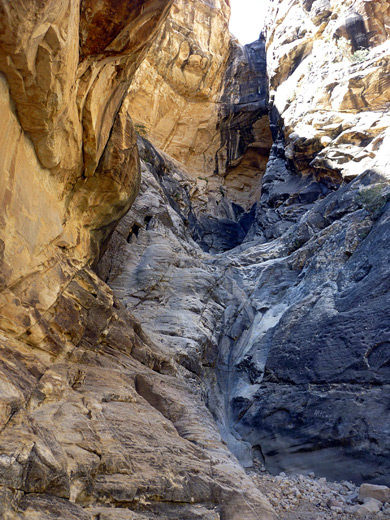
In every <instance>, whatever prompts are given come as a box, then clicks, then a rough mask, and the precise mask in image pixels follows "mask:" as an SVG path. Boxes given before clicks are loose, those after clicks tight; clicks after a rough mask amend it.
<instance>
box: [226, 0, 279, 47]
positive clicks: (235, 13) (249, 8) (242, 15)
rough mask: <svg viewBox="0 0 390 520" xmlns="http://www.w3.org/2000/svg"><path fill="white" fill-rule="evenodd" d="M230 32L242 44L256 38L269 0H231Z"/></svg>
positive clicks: (262, 23)
mask: <svg viewBox="0 0 390 520" xmlns="http://www.w3.org/2000/svg"><path fill="white" fill-rule="evenodd" d="M230 3H231V9H232V14H231V17H230V32H231V33H232V34H234V36H236V38H238V40H239V41H240V43H241V44H242V45H245V44H246V43H252V42H254V41H255V40H257V39H258V37H259V34H260V31H261V29H262V27H263V25H264V20H265V17H266V14H267V11H268V6H269V0H231V2H230Z"/></svg>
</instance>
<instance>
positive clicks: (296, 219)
mask: <svg viewBox="0 0 390 520" xmlns="http://www.w3.org/2000/svg"><path fill="white" fill-rule="evenodd" d="M367 5H368V4H367ZM273 7H274V9H273V11H272V12H271V13H270V17H269V22H268V28H267V48H268V73H269V77H270V89H271V92H270V105H271V106H270V126H271V131H272V135H273V139H274V144H273V146H272V149H271V154H270V159H269V161H268V164H267V168H266V171H265V173H264V175H263V174H262V175H261V176H260V177H262V183H261V187H259V186H257V189H258V192H257V193H258V194H259V195H260V200H259V202H258V203H257V205H256V208H255V213H254V215H252V217H251V218H253V219H254V220H253V222H252V221H251V223H250V224H249V226H250V227H249V230H248V231H247V233H246V236H245V238H243V242H242V244H241V245H239V246H238V247H235V248H234V249H232V250H231V251H227V252H225V253H220V254H217V255H214V256H210V255H205V254H202V253H201V252H200V250H197V249H196V246H195V245H194V244H193V243H192V241H191V239H190V238H188V237H187V238H185V237H184V239H185V242H183V235H181V242H182V243H181V245H180V241H178V239H177V234H178V231H174V232H173V230H175V229H177V225H178V223H180V227H179V229H182V228H181V226H182V225H184V227H186V225H187V220H188V217H189V216H191V206H192V205H193V204H194V201H196V197H194V196H193V195H194V191H193V188H192V186H193V185H192V181H191V176H190V175H187V176H186V173H185V171H182V170H180V167H178V166H177V165H176V167H175V168H171V167H169V166H168V167H166V168H165V169H164V167H163V168H162V167H161V166H160V167H158V168H157V170H156V171H155V174H154V177H155V179H157V181H158V183H159V184H160V189H163V191H164V189H165V190H168V194H170V204H171V208H173V210H174V211H175V212H176V213H177V215H176V216H175V218H173V216H172V215H173V214H172V209H169V211H168V212H169V214H170V218H169V219H168V218H165V217H164V218H162V217H161V216H160V217H159V216H156V215H157V214H160V215H161V214H162V213H163V211H162V208H163V207H164V208H165V207H166V206H165V204H162V202H159V203H158V205H157V206H156V204H155V203H152V204H151V200H152V199H150V198H149V197H151V194H150V193H149V194H148V190H147V185H148V184H149V183H148V184H145V185H144V190H145V191H144V195H143V198H141V199H140V200H139V205H137V203H136V206H134V207H133V209H132V210H131V212H130V213H129V214H128V216H127V217H126V219H128V220H126V227H125V228H124V229H125V231H124V232H119V231H118V232H119V233H121V234H122V236H123V237H124V238H125V237H127V240H129V242H130V244H131V245H126V244H125V243H124V238H123V239H122V238H120V237H119V236H118V235H116V238H115V240H120V241H121V243H122V246H123V247H120V248H119V251H122V253H121V254H120V255H119V257H118V258H116V259H115V252H114V250H115V251H117V246H116V245H115V244H114V243H113V244H114V246H113V249H111V251H110V250H109V251H108V252H107V258H106V259H105V262H109V261H113V264H112V272H111V274H107V277H108V278H107V279H108V281H109V283H110V284H111V285H112V287H113V289H114V291H115V292H116V294H117V295H118V297H120V298H121V299H123V301H125V302H126V305H128V306H129V308H131V309H132V310H133V312H134V313H135V314H136V315H137V317H138V318H139V319H141V320H144V324H145V327H146V328H147V330H148V331H150V333H154V334H155V335H156V338H159V339H160V341H161V342H162V343H163V344H165V345H168V346H169V348H173V346H175V347H174V348H175V349H176V352H178V358H177V359H178V360H179V362H184V363H185V364H186V366H189V365H188V364H189V363H192V366H191V370H192V371H194V372H195V373H196V374H198V373H203V374H204V375H203V379H204V381H206V382H207V384H206V386H207V387H208V403H209V406H210V408H211V410H212V411H213V414H214V415H215V416H216V417H217V420H218V422H219V425H220V429H221V432H222V434H223V437H224V438H225V440H226V441H227V442H228V444H229V446H230V448H231V449H232V450H233V452H234V453H235V454H237V456H238V457H239V458H240V460H241V461H242V462H243V463H244V464H248V465H250V464H251V461H252V459H253V457H256V458H258V459H260V460H261V461H262V462H265V464H266V466H267V467H268V468H269V469H270V470H271V471H273V472H278V471H282V470H283V471H290V472H294V471H300V472H310V471H315V472H316V473H317V474H319V475H324V476H328V477H331V478H336V479H344V478H348V479H353V480H354V481H355V482H362V481H365V480H367V481H372V482H377V483H388V482H389V481H388V474H389V471H388V470H389V459H388V455H387V454H388V450H389V445H388V438H389V431H390V423H389V420H388V414H387V413H386V411H385V408H386V402H387V400H388V396H389V394H388V392H389V382H390V376H389V358H390V351H389V345H388V342H387V338H388V336H389V322H388V319H387V317H386V309H387V308H388V306H389V303H390V302H389V296H388V290H387V278H388V269H387V253H386V251H387V250H388V244H387V233H386V229H387V225H388V223H387V220H388V211H389V210H388V200H389V188H388V168H389V156H388V154H389V151H388V150H389V148H388V136H387V133H388V124H387V118H388V86H387V72H386V71H387V68H386V67H387V65H386V63H387V61H386V60H387V57H386V56H387V54H386V52H387V51H386V49H387V40H386V33H385V32H384V31H385V26H386V23H387V22H386V16H387V14H386V13H387V11H386V9H385V5H382V7H381V9H379V8H378V6H377V7H376V8H375V12H376V13H377V14H376V16H377V17H378V18H377V21H376V22H374V20H373V19H372V18H371V20H370V22H368V18H367V15H366V14H365V12H366V11H364V9H365V8H364V9H363V7H364V6H363V4H362V5H360V4H356V9H358V11H357V14H354V13H352V11H351V12H350V9H349V7H348V6H343V5H342V4H341V3H340V4H335V3H334V4H329V6H328V7H327V8H326V9H325V8H324V5H323V3H321V6H320V4H318V5H317V3H312V5H311V4H310V5H309V3H308V2H306V3H304V5H303V4H302V5H301V3H298V2H289V3H287V2H275V3H274V4H273ZM325 7H326V6H325ZM371 7H372V9H374V3H373V5H372V6H371ZM370 12H373V11H370ZM351 13H352V14H351ZM374 25H376V27H377V32H372V31H370V30H369V28H370V27H373V26H374ZM380 28H381V29H380ZM364 42H367V49H368V52H366V51H364V49H360V48H359V47H362V46H363V44H365V43H364ZM356 51H361V53H360V54H359V53H358V54H356ZM237 52H238V54H239V53H240V52H241V53H244V51H243V50H241V51H240V49H238V50H237ZM231 69H232V70H234V66H233V67H231ZM233 75H234V74H233ZM328 84H329V85H332V89H331V90H332V91H333V90H334V95H333V94H332V95H331V96H330V97H329V96H328V97H326V96H325V90H326V88H327V87H326V86H327V85H328ZM235 88H236V89H238V90H239V87H238V86H237V85H234V82H233V83H232V85H231V89H230V92H234V89H235ZM359 89H360V90H359ZM225 91H226V90H225ZM227 91H228V90H227ZM332 96H333V97H332ZM257 115H258V116H259V118H260V119H259V120H258V121H261V118H262V117H264V116H263V115H262V113H261V111H260V112H259V113H258V114H257ZM230 144H231V145H232V148H231V149H232V150H233V151H235V150H237V149H238V148H239V146H238V145H237V141H234V140H230V141H229V145H230ZM256 157H258V155H256ZM144 160H145V162H146V163H148V162H149V164H150V165H151V166H146V170H150V168H152V169H153V168H155V166H156V165H155V162H154V159H152V158H151V156H149V157H144ZM163 163H164V161H163ZM146 170H145V173H144V175H146V176H147V175H149V177H150V172H149V173H146ZM158 172H160V173H158ZM145 178H147V177H145ZM169 179H176V180H174V181H170V180H169ZM346 181H347V182H349V184H346ZM172 182H173V184H172ZM161 186H162V188H161ZM164 186H165V188H164ZM167 186H170V187H169V188H167ZM180 186H181V187H180ZM185 186H187V188H186V187H185ZM153 189H154V190H156V189H157V185H156V186H155V188H153ZM188 193H189V195H190V196H189V197H188V195H186V194H188ZM142 201H143V202H142ZM224 202H225V204H226V203H228V197H226V200H225V201H224ZM195 204H196V202H195ZM208 204H209V206H208V207H209V208H210V203H208ZM151 207H152V208H153V212H152V213H153V214H152V213H151V211H150V208H151ZM157 207H159V208H160V209H159V211H157V213H156V208H157ZM225 207H226V206H225ZM145 216H146V217H147V219H146V220H144V218H145ZM177 216H178V217H179V220H178V218H177ZM212 216H213V217H214V219H213V218H210V219H209V220H210V221H211V222H214V230H213V233H212V235H213V236H214V237H215V236H216V235H217V234H218V230H221V229H225V228H224V225H225V222H224V221H223V220H222V219H220V218H215V217H216V216H217V217H218V213H215V212H214V213H212ZM150 217H152V218H150ZM195 217H199V214H196V212H195ZM200 220H201V219H200ZM123 222H125V220H124V221H123ZM123 225H125V224H123ZM134 226H135V227H134ZM119 229H121V228H118V230H119ZM134 230H135V231H136V233H135V234H134ZM195 230H196V226H195ZM130 232H131V233H132V236H131V237H130V234H131V233H130ZM156 233H157V234H156ZM226 234H227V233H226V231H225V235H226ZM162 236H163V237H164V239H163V240H162V238H161V237H162ZM192 237H193V238H195V239H196V240H197V241H198V242H199V244H200V245H201V246H202V248H203V249H206V250H210V251H211V252H214V253H215V252H218V249H216V250H215V249H213V248H212V247H211V248H209V249H207V248H205V247H203V246H204V244H203V243H202V239H203V238H202V236H201V235H199V234H197V233H196V232H194V229H192ZM155 240H156V243H158V244H159V245H158V247H154V245H153V244H154V243H155V242H154V241H155ZM188 244H189V247H190V249H189V250H188ZM188 251H191V254H189V252H188ZM219 251H221V250H219ZM222 251H223V249H222ZM182 255H183V256H182ZM106 273H107V271H106ZM145 273H147V276H146V274H145ZM207 286H208V287H209V290H207ZM162 309H163V310H162ZM179 309H181V312H179V311H178V310H179ZM210 345H212V346H213V347H212V348H211V352H215V351H216V350H217V355H216V356H215V355H214V356H211V358H210ZM216 346H217V348H216ZM186 352H191V355H190V356H188V358H187V356H186ZM194 360H195V361H194ZM210 368H215V372H216V374H217V378H216V379H215V378H214V376H213V370H210Z"/></svg>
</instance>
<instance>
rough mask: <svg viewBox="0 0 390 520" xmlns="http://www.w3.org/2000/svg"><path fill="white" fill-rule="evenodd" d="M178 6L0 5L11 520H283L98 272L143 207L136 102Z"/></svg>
mask: <svg viewBox="0 0 390 520" xmlns="http://www.w3.org/2000/svg"><path fill="white" fill-rule="evenodd" d="M171 7H172V2H171V1H169V0H143V1H141V0H139V1H136V2H130V3H129V2H128V1H121V0H119V1H115V2H114V1H111V0H100V1H98V2H91V1H89V0H82V1H78V0H64V1H54V0H53V1H52V0H46V1H43V2H40V3H39V5H38V4H37V5H34V8H32V6H30V5H29V6H27V5H26V3H25V2H22V1H16V2H12V3H10V2H7V1H3V2H0V35H1V36H0V73H1V74H0V111H1V116H2V117H1V128H2V132H1V135H2V139H1V144H0V164H1V169H0V175H1V177H2V182H1V187H0V200H1V202H2V204H1V208H2V212H1V216H0V221H1V235H0V262H1V272H0V274H1V280H0V284H1V287H0V290H1V293H0V372H1V375H0V516H1V517H2V518H7V519H9V520H13V519H26V520H27V519H28V520H31V519H34V518H39V519H45V520H50V519H55V518H69V519H72V518H77V519H90V520H92V519H97V518H101V519H102V518H106V519H114V518H115V519H117V518H123V519H129V520H130V519H132V520H134V519H137V520H138V519H139V520H145V519H151V518H155V517H156V516H158V517H159V518H161V519H163V520H164V519H165V520H168V519H173V518H178V517H180V518H188V519H194V520H195V519H197V518H204V519H206V520H218V519H224V520H241V519H243V518H245V519H253V520H255V519H256V518H258V517H259V515H260V516H261V517H262V518H265V519H273V518H275V515H274V513H273V511H272V508H271V507H270V505H269V503H268V502H267V500H266V499H265V498H264V497H263V496H262V495H261V493H260V492H259V491H258V490H257V489H256V488H255V487H254V485H253V483H252V482H251V480H250V479H249V478H248V477H247V476H246V475H245V473H244V472H243V470H242V468H241V467H240V466H239V464H238V462H237V460H236V459H235V458H234V457H233V456H232V455H231V453H230V452H229V451H228V449H227V448H226V445H225V444H224V443H223V442H222V439H221V437H220V434H219V432H218V430H217V427H216V425H215V422H214V420H213V418H212V416H211V414H210V412H209V411H208V410H207V408H206V406H205V403H204V399H203V393H202V387H201V384H200V381H199V379H198V377H197V376H196V374H194V373H193V372H192V364H191V362H188V363H187V364H186V363H180V361H181V360H180V356H178V359H175V356H174V355H173V354H172V351H169V349H167V348H166V347H165V346H164V345H163V344H162V342H160V341H153V339H152V338H151V337H150V336H148V335H146V333H145V332H144V330H143V328H142V326H141V324H140V323H139V321H137V320H136V319H135V318H134V317H133V316H132V315H131V314H130V313H129V311H128V310H126V309H125V307H124V306H123V305H122V303H121V302H120V301H119V300H118V299H117V298H116V297H115V296H114V294H113V292H112V290H111V289H110V288H109V287H108V286H107V285H106V284H105V283H104V282H103V281H102V280H100V279H99V278H98V277H97V275H96V274H95V273H94V272H93V271H92V270H91V265H92V264H94V263H97V261H98V259H99V256H100V255H101V253H102V251H103V250H104V248H105V246H106V244H105V242H106V240H107V239H108V238H109V237H110V235H111V233H112V231H113V228H114V227H115V225H116V224H117V222H118V220H119V219H120V218H121V216H123V215H124V214H126V212H127V211H128V209H129V208H130V206H131V205H132V202H133V201H134V199H135V197H136V195H137V193H138V191H139V187H140V162H139V156H138V146H137V143H136V134H135V131H134V128H133V124H132V120H131V117H130V115H129V112H130V102H131V97H128V91H129V87H130V84H131V83H132V81H133V79H134V75H135V74H136V71H137V69H138V67H139V66H140V64H141V63H142V61H143V59H144V58H145V56H146V55H147V53H148V50H149V48H150V47H151V46H152V45H153V42H154V40H155V38H159V35H161V30H163V26H164V23H165V22H166V19H167V16H168V14H169V11H170V8H171ZM212 7H213V6H210V9H211V8H212ZM219 7H224V10H221V12H220V13H219V16H220V17H222V18H224V19H227V17H228V12H229V9H228V5H227V4H226V5H225V3H223V5H218V8H219ZM183 13H184V12H183ZM191 13H192V14H194V13H195V9H192V11H189V12H187V14H188V16H189V19H188V20H187V21H188V22H189V21H191V16H192V14H191ZM215 13H217V10H216V7H215V6H214V7H213V8H212V9H211V11H210V17H209V18H211V14H212V15H215ZM203 16H206V17H207V16H208V15H207V5H206V4H204V10H203ZM218 20H219V19H218ZM218 23H219V21H217V22H216V25H218ZM222 29H224V26H223V25H222V26H221V27H220V31H221V33H220V34H221V35H223V37H224V38H225V39H226V40H227V41H228V38H229V37H228V35H227V34H226V31H224V30H222ZM205 39H206V40H207V35H205ZM189 62H191V63H189V64H188V71H189V74H190V75H192V74H194V75H195V76H198V75H199V74H198V73H199V68H200V69H202V67H203V66H204V61H203V56H202V52H200V53H197V52H194V58H193V59H192V58H191V59H189ZM216 65H217V69H218V67H221V68H222V69H223V61H222V62H221V64H218V61H215V62H214V63H211V64H210V74H214V75H215V74H217V72H216V71H215V70H214V69H213V67H215V66H216ZM202 70H203V69H202ZM200 77H201V78H202V74H200ZM201 81H202V79H201ZM215 88H216V89H217V86H216V87H215ZM164 204H167V203H166V201H165V200H164ZM167 206H168V205H167ZM171 213H172V214H173V212H171ZM162 218H167V219H168V220H169V218H170V215H169V210H168V209H165V211H164V215H163V217H162ZM176 220H180V222H181V226H182V228H184V224H183V221H182V220H181V218H180V217H179V216H178V217H176ZM122 225H123V224H122ZM136 229H137V228H136V227H134V233H136ZM182 232H183V233H184V229H182ZM190 243H191V242H190ZM126 244H127V242H126ZM207 291H208V287H205V292H206V293H207ZM145 321H146V320H145ZM156 339H157V340H158V338H156ZM211 355H212V354H211ZM187 357H188V359H189V356H188V355H187ZM194 363H196V361H194ZM186 365H187V366H186Z"/></svg>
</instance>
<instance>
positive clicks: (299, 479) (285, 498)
mask: <svg viewBox="0 0 390 520" xmlns="http://www.w3.org/2000/svg"><path fill="white" fill-rule="evenodd" d="M250 474H251V476H252V478H253V480H254V482H255V484H256V485H257V486H258V487H259V489H260V490H261V491H263V493H264V494H265V495H266V496H267V497H268V499H269V501H270V502H271V504H272V506H273V507H274V509H275V511H276V513H277V514H278V516H279V517H280V519H281V520H283V519H286V520H289V519H290V518H291V519H294V520H300V518H302V519H306V518H309V517H310V518H311V519H312V520H335V519H338V520H356V519H357V518H366V517H367V519H370V520H376V519H379V518H381V519H382V518H383V519H384V520H390V501H389V502H385V503H382V502H381V501H379V500H377V499H375V498H373V497H370V496H364V497H362V494H363V495H367V494H372V493H371V487H370V488H369V489H368V488H367V487H366V488H364V487H363V486H364V485H362V486H361V487H360V491H361V490H362V487H363V493H361V494H360V499H359V487H358V486H355V485H354V484H353V483H352V482H348V481H346V480H344V481H342V482H328V481H327V479H326V478H325V477H316V476H315V474H314V473H312V472H311V473H309V474H308V475H286V473H284V472H283V473H280V474H279V475H276V476H274V475H270V474H269V473H268V472H267V471H266V469H265V468H264V466H263V465H258V466H256V467H255V468H254V469H253V470H250ZM383 487H384V486H383ZM387 489H388V488H387ZM386 491H387V490H386V489H380V490H378V489H375V490H374V492H373V493H378V494H379V495H380V496H381V497H387V495H386ZM380 493H382V495H381V494H380ZM377 496H378V495H377ZM363 500H364V503H362V502H363ZM359 502H360V503H359ZM301 514H302V516H300V515H301ZM291 515H292V516H291ZM310 515H313V516H310Z"/></svg>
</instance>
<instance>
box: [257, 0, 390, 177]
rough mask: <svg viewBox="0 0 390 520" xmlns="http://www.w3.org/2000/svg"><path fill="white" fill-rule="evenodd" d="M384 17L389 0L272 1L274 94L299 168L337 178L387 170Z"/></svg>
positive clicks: (289, 150)
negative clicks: (348, 2) (350, 1)
mask: <svg viewBox="0 0 390 520" xmlns="http://www.w3.org/2000/svg"><path fill="white" fill-rule="evenodd" d="M318 16H320V18H318ZM388 17H389V10H388V5H387V2H363V1H362V2H360V1H358V2H354V4H353V6H349V5H345V3H344V2H338V1H337V0H334V1H331V2H323V1H316V2H298V1H291V2H288V1H279V2H274V3H273V4H272V9H271V13H270V15H269V27H268V32H267V60H268V74H269V78H270V89H271V99H272V102H273V106H274V109H275V110H276V111H277V112H278V114H279V116H280V119H281V121H282V126H283V133H284V137H285V145H286V157H287V158H288V159H289V160H290V161H291V162H292V163H293V165H294V166H295V168H296V169H297V170H298V171H299V172H301V173H303V174H306V175H307V174H310V173H311V174H313V175H315V176H316V177H321V178H324V177H331V178H333V179H336V180H337V179H340V178H341V177H344V178H347V179H351V178H354V177H356V175H357V174H359V173H361V172H362V171H364V169H366V168H372V167H374V166H375V167H377V168H379V169H381V170H383V169H386V167H387V164H388V162H389V153H388V144H386V143H388V139H389V134H388V127H389V124H388V100H389V88H390V86H389V80H388V78H389V74H388V67H389V41H388V35H387V29H385V27H386V26H387V24H388Z"/></svg>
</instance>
